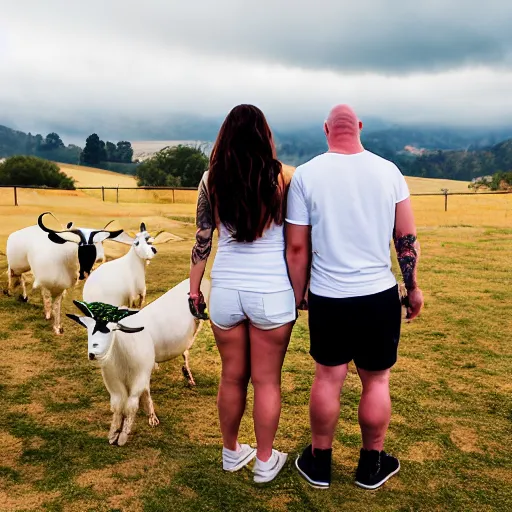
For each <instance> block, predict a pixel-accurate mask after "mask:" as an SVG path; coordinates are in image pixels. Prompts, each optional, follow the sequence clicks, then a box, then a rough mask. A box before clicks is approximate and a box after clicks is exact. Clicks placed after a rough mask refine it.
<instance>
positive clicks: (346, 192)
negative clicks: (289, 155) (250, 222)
mask: <svg viewBox="0 0 512 512" xmlns="http://www.w3.org/2000/svg"><path fill="white" fill-rule="evenodd" d="M407 197H409V189H408V187H407V183H406V181H405V178H404V177H403V175H402V173H401V172H400V171H399V169H398V168H397V166H396V165H395V164H393V163H392V162H390V161H388V160H385V159H383V158H381V157H379V156H377V155H375V154H373V153H371V152H369V151H363V152H362V153H356V154H352V155H343V154H339V153H324V154H322V155H320V156H317V157H316V158H313V159H312V160H310V161H309V162H307V163H305V164H304V165H301V166H299V167H297V169H296V171H295V174H294V175H293V178H292V182H291V185H290V190H289V193H288V211H287V216H286V221H287V222H289V223H290V224H297V225H302V226H308V225H309V226H311V237H312V249H313V261H312V268H311V283H310V288H311V291H312V292H313V293H314V294H315V295H320V296H323V297H333V298H337V297H339V298H343V297H357V296H363V295H371V294H374V293H379V292H382V291H384V290H387V289H389V288H391V287H393V286H394V285H395V284H396V279H395V277H394V275H393V273H392V271H391V254H390V241H391V239H392V237H393V228H394V225H395V208H396V203H399V202H400V201H403V200H405V199H407Z"/></svg>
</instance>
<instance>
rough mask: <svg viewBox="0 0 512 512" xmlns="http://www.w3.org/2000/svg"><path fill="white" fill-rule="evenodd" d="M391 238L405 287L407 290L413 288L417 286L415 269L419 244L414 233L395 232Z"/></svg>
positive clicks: (418, 254)
mask: <svg viewBox="0 0 512 512" xmlns="http://www.w3.org/2000/svg"><path fill="white" fill-rule="evenodd" d="M393 239H394V242H395V249H396V255H397V258H398V264H399V265H400V270H401V271H402V276H403V278H404V284H405V288H406V289H407V291H410V290H414V289H415V288H416V287H417V286H418V284H417V280H416V269H417V264H418V259H419V256H420V244H419V242H418V240H417V239H416V236H415V235H404V236H399V235H397V234H396V232H395V233H394V236H393Z"/></svg>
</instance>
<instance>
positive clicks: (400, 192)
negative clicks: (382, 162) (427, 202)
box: [395, 167, 411, 203]
mask: <svg viewBox="0 0 512 512" xmlns="http://www.w3.org/2000/svg"><path fill="white" fill-rule="evenodd" d="M396 174H397V176H396V178H397V179H396V187H395V198H396V199H395V202H396V203H400V202H402V201H405V200H406V199H407V198H408V197H409V196H410V195H411V194H410V192H409V186H408V185H407V182H406V181H405V178H404V175H403V174H402V173H401V172H400V169H398V167H397V169H396Z"/></svg>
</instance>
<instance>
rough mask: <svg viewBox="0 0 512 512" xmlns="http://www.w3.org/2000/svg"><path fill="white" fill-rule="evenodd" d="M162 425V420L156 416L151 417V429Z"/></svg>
mask: <svg viewBox="0 0 512 512" xmlns="http://www.w3.org/2000/svg"><path fill="white" fill-rule="evenodd" d="M159 424H160V420H159V419H158V418H157V417H156V414H152V415H151V416H150V417H149V426H150V427H157V426H158V425H159Z"/></svg>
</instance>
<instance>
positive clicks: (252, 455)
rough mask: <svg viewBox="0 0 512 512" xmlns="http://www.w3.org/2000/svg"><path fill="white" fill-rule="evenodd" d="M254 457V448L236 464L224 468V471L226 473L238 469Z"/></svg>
mask: <svg viewBox="0 0 512 512" xmlns="http://www.w3.org/2000/svg"><path fill="white" fill-rule="evenodd" d="M254 457H256V449H253V450H252V452H251V453H249V455H247V457H246V458H245V459H242V460H241V461H240V462H239V463H238V464H237V465H236V466H233V467H232V468H229V469H224V468H223V469H224V471H227V472H228V473H234V472H235V471H240V470H241V469H242V468H243V467H245V466H247V464H249V462H251V461H252V460H253V459H254Z"/></svg>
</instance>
